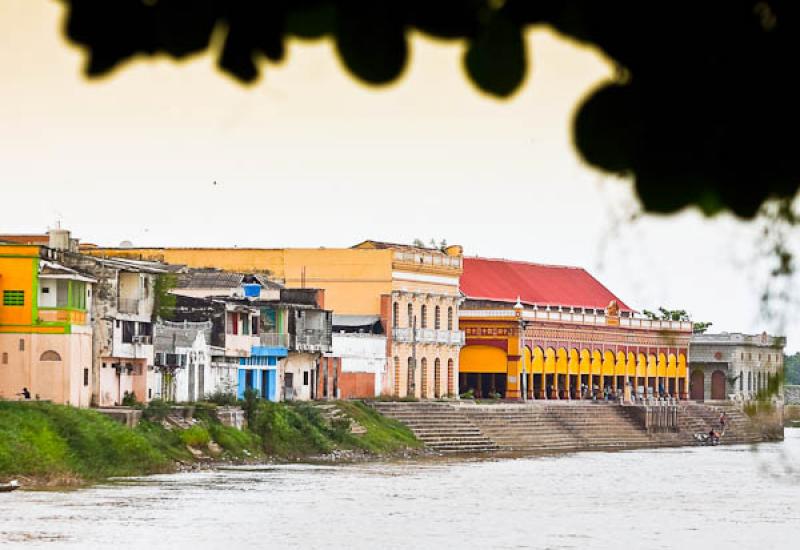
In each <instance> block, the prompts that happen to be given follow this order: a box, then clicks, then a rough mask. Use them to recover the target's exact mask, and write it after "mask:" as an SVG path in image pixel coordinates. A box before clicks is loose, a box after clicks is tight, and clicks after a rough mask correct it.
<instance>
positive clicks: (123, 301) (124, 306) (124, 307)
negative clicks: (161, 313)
mask: <svg viewBox="0 0 800 550" xmlns="http://www.w3.org/2000/svg"><path fill="white" fill-rule="evenodd" d="M117 310H119V312H120V313H131V314H133V315H138V314H139V300H135V299H131V298H120V299H119V303H118V305H117Z"/></svg>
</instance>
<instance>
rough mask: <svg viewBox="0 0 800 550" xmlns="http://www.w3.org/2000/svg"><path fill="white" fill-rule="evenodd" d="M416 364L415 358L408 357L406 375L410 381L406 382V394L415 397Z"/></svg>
mask: <svg viewBox="0 0 800 550" xmlns="http://www.w3.org/2000/svg"><path fill="white" fill-rule="evenodd" d="M415 367H416V365H414V358H413V357H409V358H408V372H407V373H406V377H407V379H408V382H407V384H406V395H407V396H409V397H414V393H415V388H414V369H415Z"/></svg>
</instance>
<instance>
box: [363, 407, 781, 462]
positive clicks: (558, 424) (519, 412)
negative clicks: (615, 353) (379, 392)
mask: <svg viewBox="0 0 800 550" xmlns="http://www.w3.org/2000/svg"><path fill="white" fill-rule="evenodd" d="M373 406H374V407H375V408H376V409H377V410H378V411H379V412H381V413H382V414H384V415H386V416H389V417H391V418H394V419H396V420H398V421H400V422H402V423H404V424H406V425H407V426H408V427H409V428H410V429H411V430H412V431H413V432H414V434H415V435H416V436H417V438H419V439H420V440H421V441H422V442H424V443H425V445H426V446H428V447H429V448H431V449H433V450H436V451H439V452H442V453H486V452H524V453H527V452H530V453H535V452H564V451H583V450H622V449H638V448H648V447H675V446H684V445H694V444H696V443H697V442H696V440H695V437H694V434H695V433H708V432H709V431H710V430H711V429H712V428H714V429H715V430H719V417H720V413H721V412H723V411H724V412H725V413H726V416H727V418H728V421H727V425H726V429H725V435H724V437H723V438H722V441H721V442H722V443H723V444H743V443H757V442H761V441H766V440H768V439H771V438H772V439H774V432H773V434H772V436H768V435H767V434H766V433H765V432H764V431H763V426H760V425H759V424H757V423H755V422H753V421H752V420H751V419H750V418H749V417H748V416H747V415H746V414H744V413H743V412H742V410H741V409H740V408H738V407H737V406H735V405H728V404H715V405H709V404H700V403H690V402H687V403H681V404H679V405H678V406H677V411H676V413H675V414H676V415H677V425H673V427H672V428H671V429H669V430H655V431H654V430H652V429H648V427H646V425H645V418H647V417H648V415H647V414H646V413H645V411H644V410H643V409H644V407H643V406H620V405H618V404H611V403H605V402H586V401H571V402H538V401H537V402H533V403H498V404H475V403H472V402H457V403H442V402H391V403H390V402H377V403H374V404H373ZM673 410H674V409H673ZM650 417H652V414H651V415H650Z"/></svg>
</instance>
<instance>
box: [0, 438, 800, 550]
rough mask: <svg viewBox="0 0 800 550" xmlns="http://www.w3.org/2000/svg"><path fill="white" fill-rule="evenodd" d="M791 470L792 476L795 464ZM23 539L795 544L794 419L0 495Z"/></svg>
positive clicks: (13, 535)
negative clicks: (711, 440)
mask: <svg viewBox="0 0 800 550" xmlns="http://www.w3.org/2000/svg"><path fill="white" fill-rule="evenodd" d="M792 467H794V468H795V469H796V470H794V471H792V469H791V468H792ZM0 544H6V545H10V546H13V547H22V548H61V547H64V548H114V549H121V548H146V549H148V550H152V549H159V548H171V549H172V548H198V549H199V548H226V547H227V548H230V549H233V548H244V547H245V545H248V546H251V547H258V548H262V547H269V548H301V547H302V548H345V547H346V548H443V547H459V548H582V549H585V548H608V547H614V546H616V547H621V548H700V547H705V548H719V547H727V548H732V547H738V548H756V547H757V548H759V549H760V550H763V549H767V548H798V547H800V429H792V430H787V432H786V441H785V442H783V443H778V444H766V445H761V446H759V447H758V450H757V451H756V452H754V451H752V450H751V448H750V447H692V448H682V449H659V450H647V451H628V452H619V453H579V454H573V455H560V456H546V457H535V458H520V459H503V460H474V461H463V460H462V461H457V460H447V461H438V462H430V461H426V462H415V463H373V464H366V465H347V466H312V465H289V466H277V467H264V468H258V469H233V470H226V471H218V472H205V473H192V474H177V475H165V476H155V477H148V478H141V479H139V478H137V479H132V480H125V481H124V482H120V483H115V484H110V485H103V486H98V487H94V488H91V489H85V490H79V491H68V492H25V491H17V492H15V493H8V494H0Z"/></svg>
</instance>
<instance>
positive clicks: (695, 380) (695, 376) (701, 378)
mask: <svg viewBox="0 0 800 550" xmlns="http://www.w3.org/2000/svg"><path fill="white" fill-rule="evenodd" d="M690 384H691V395H690V398H691V399H693V400H695V401H703V400H704V399H705V392H706V387H705V374H704V373H703V369H696V370H694V371H692V378H691V381H690Z"/></svg>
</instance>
